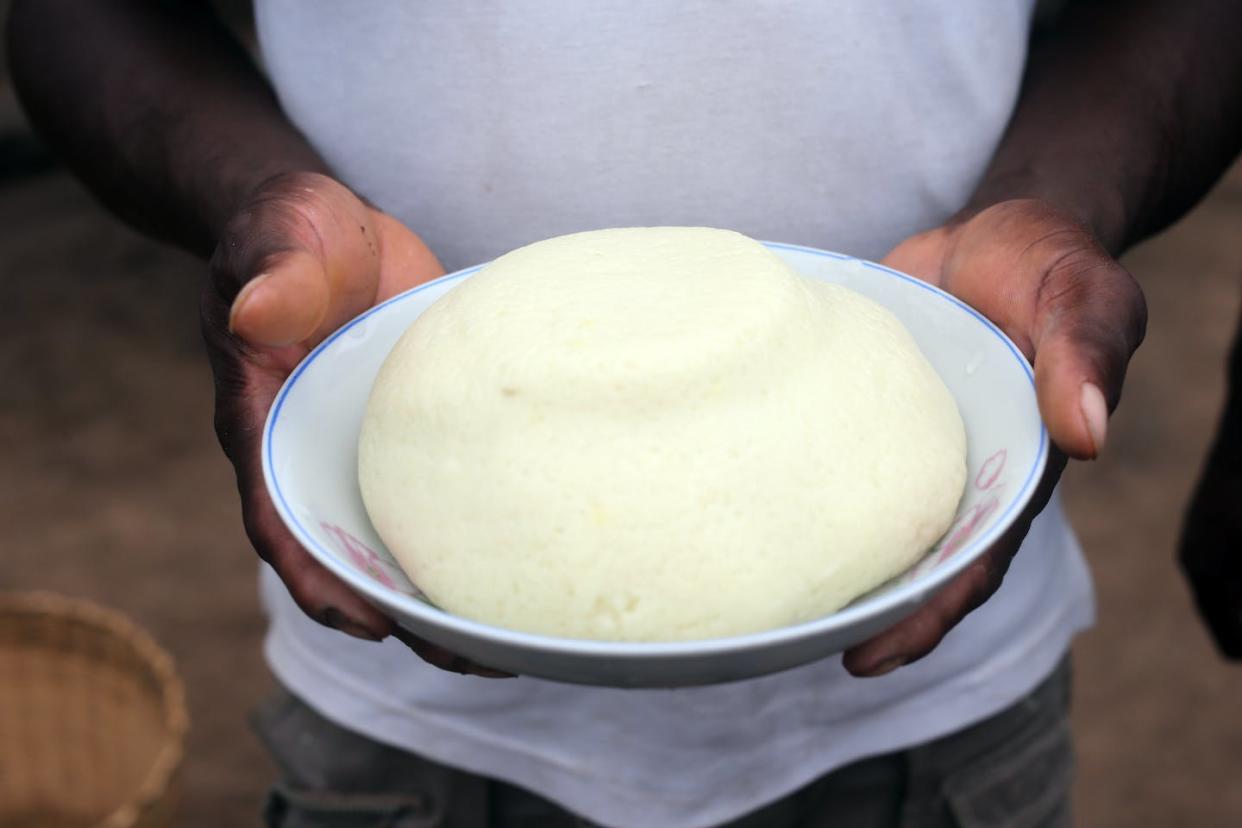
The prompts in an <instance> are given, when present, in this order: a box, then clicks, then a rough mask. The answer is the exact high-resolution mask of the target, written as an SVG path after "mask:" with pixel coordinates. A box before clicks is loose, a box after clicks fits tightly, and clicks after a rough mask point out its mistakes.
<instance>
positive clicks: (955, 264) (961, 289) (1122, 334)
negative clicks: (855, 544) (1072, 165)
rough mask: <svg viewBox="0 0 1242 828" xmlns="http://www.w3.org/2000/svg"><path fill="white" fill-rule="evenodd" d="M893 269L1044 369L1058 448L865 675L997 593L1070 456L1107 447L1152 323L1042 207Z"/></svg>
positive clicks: (915, 254)
mask: <svg viewBox="0 0 1242 828" xmlns="http://www.w3.org/2000/svg"><path fill="white" fill-rule="evenodd" d="M884 264H886V265H889V266H890V267H893V268H894V269H896V270H900V271H902V272H904V273H909V274H911V275H913V276H917V277H918V278H920V279H923V280H925V281H927V282H930V283H932V284H934V285H937V286H939V287H941V288H943V289H945V290H947V291H949V292H950V293H952V294H954V295H956V296H957V297H959V298H960V299H962V300H963V301H965V302H966V303H967V304H969V305H971V306H972V307H974V308H975V309H976V310H978V311H980V312H981V313H983V314H984V315H985V316H987V317H988V318H989V319H991V320H992V321H993V322H995V323H996V324H997V325H998V326H999V327H1000V328H1001V330H1003V331H1004V332H1005V333H1006V334H1008V336H1009V337H1010V338H1011V339H1012V340H1013V341H1014V343H1015V344H1016V345H1017V346H1018V348H1019V349H1021V351H1022V353H1023V354H1024V355H1025V356H1026V358H1027V359H1028V360H1031V362H1032V363H1033V365H1034V368H1035V389H1036V396H1037V398H1038V401H1039V409H1040V414H1041V415H1042V417H1043V420H1044V424H1045V425H1046V426H1047V428H1048V433H1049V435H1050V437H1051V439H1052V443H1053V451H1052V454H1051V456H1050V457H1049V462H1048V469H1047V472H1046V473H1045V475H1044V477H1043V479H1042V480H1041V481H1040V485H1039V488H1038V489H1037V491H1036V494H1035V496H1034V497H1033V498H1032V500H1031V503H1030V505H1029V506H1028V507H1027V508H1026V509H1025V510H1024V511H1023V513H1022V515H1021V516H1020V517H1019V518H1018V520H1017V521H1016V522H1015V523H1014V525H1013V526H1012V527H1011V528H1010V529H1009V530H1008V531H1007V532H1006V533H1005V534H1004V535H1003V536H1002V537H1001V539H1000V540H999V541H997V543H996V544H995V545H994V546H992V547H991V548H990V549H989V550H988V551H987V552H985V553H984V554H983V555H982V556H980V557H979V558H978V560H976V561H974V562H973V563H971V565H970V566H968V567H967V568H966V569H965V570H963V571H962V572H961V573H960V574H959V575H958V576H957V577H955V578H954V579H953V580H952V581H950V582H949V583H948V584H947V585H946V586H945V587H943V588H942V589H941V590H940V591H939V592H938V593H937V594H936V595H935V596H933V597H932V598H931V600H930V601H928V602H927V603H926V604H925V605H924V606H922V607H921V608H919V609H918V610H917V611H915V612H914V614H913V615H911V616H910V617H908V618H906V619H904V620H903V621H901V622H899V623H897V624H896V625H895V626H893V627H891V628H889V629H888V630H886V631H884V632H882V633H880V634H879V635H877V636H875V637H873V638H871V639H869V640H867V641H865V642H863V643H861V644H858V645H856V646H854V647H852V648H850V649H849V650H847V651H846V653H845V656H844V663H845V667H846V669H847V670H849V671H850V672H851V673H853V674H854V675H856V676H878V675H883V674H884V673H887V672H890V671H892V670H894V669H896V668H897V667H900V666H901V665H903V664H907V663H909V662H911V661H915V660H917V659H919V658H922V657H923V656H925V655H927V654H928V653H930V652H931V651H932V650H933V649H935V647H936V646H937V645H938V644H939V643H940V641H941V639H943V638H944V636H945V635H946V634H947V633H948V632H949V630H951V629H953V627H955V626H956V625H957V624H958V623H959V622H960V621H961V620H962V619H963V618H964V617H966V615H967V614H969V613H970V612H971V611H972V610H974V609H975V608H977V607H978V606H980V605H981V604H982V603H983V602H984V601H986V600H987V599H988V598H989V597H990V596H991V595H992V594H993V593H994V592H996V590H997V589H998V588H999V587H1000V584H1001V580H1002V579H1003V578H1004V575H1005V571H1006V570H1007V569H1008V567H1009V563H1010V561H1011V560H1012V559H1013V556H1014V554H1016V553H1017V551H1018V548H1019V546H1021V544H1022V539H1023V538H1024V537H1025V536H1026V533H1027V531H1028V530H1029V529H1030V525H1031V521H1032V520H1034V518H1035V516H1036V515H1037V514H1039V512H1040V511H1041V510H1042V509H1043V508H1044V506H1045V505H1046V504H1047V502H1048V499H1049V498H1050V497H1051V496H1052V491H1053V488H1054V487H1055V486H1056V482H1057V480H1058V479H1059V477H1060V474H1061V471H1062V470H1063V469H1064V467H1065V462H1066V458H1067V457H1072V458H1076V459H1091V458H1094V457H1097V456H1098V455H1099V453H1100V451H1101V450H1102V449H1103V447H1104V440H1105V436H1106V434H1107V428H1108V414H1109V411H1111V410H1112V408H1113V407H1115V406H1116V404H1117V401H1118V399H1119V398H1120V396H1121V385H1122V381H1123V380H1124V379H1125V371H1126V365H1127V363H1128V362H1129V360H1130V357H1131V355H1132V354H1133V353H1134V351H1135V349H1136V348H1138V346H1139V343H1140V342H1142V339H1143V332H1144V329H1145V327H1146V319H1147V311H1146V303H1145V301H1144V299H1143V294H1142V291H1141V290H1140V289H1139V287H1138V284H1137V283H1136V282H1135V281H1134V279H1133V278H1132V277H1131V276H1130V274H1129V273H1127V272H1126V271H1125V269H1124V268H1122V267H1121V265H1119V264H1118V263H1117V262H1116V261H1115V260H1114V259H1113V258H1112V257H1111V256H1110V255H1109V254H1108V252H1107V251H1106V250H1105V249H1104V248H1103V247H1102V246H1101V244H1100V243H1099V242H1098V241H1097V240H1096V238H1095V237H1094V236H1093V235H1092V233H1091V231H1090V230H1089V229H1088V228H1087V227H1085V226H1084V225H1082V224H1080V223H1079V222H1077V221H1075V220H1074V219H1072V218H1071V217H1070V216H1068V215H1067V214H1065V213H1063V212H1061V211H1059V210H1057V209H1056V208H1054V207H1052V206H1051V205H1049V204H1047V203H1045V202H1043V201H1038V200H1033V199H1020V200H1012V201H1003V202H1000V203H998V204H995V205H993V206H991V207H988V208H986V209H984V210H981V211H979V212H976V213H973V214H968V215H965V216H962V217H959V218H958V219H955V220H954V221H952V222H950V223H949V224H947V225H945V226H943V227H939V228H936V229H934V230H930V231H927V232H925V233H920V234H918V235H915V236H912V237H910V238H909V239H906V240H905V241H903V242H902V243H901V244H899V245H898V246H897V247H896V248H894V249H893V250H892V251H891V252H890V253H889V254H888V256H887V257H885V259H884Z"/></svg>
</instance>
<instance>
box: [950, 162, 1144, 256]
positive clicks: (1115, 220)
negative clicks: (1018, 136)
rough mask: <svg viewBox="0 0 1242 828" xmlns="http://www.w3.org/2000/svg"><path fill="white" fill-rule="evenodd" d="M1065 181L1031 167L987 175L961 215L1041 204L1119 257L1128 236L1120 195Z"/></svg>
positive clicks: (1123, 206) (1125, 214)
mask: <svg viewBox="0 0 1242 828" xmlns="http://www.w3.org/2000/svg"><path fill="white" fill-rule="evenodd" d="M1068 177H1069V176H1067V175H1066V174H1065V173H1064V171H1062V172H1061V174H1059V175H1050V174H1046V173H1044V172H1043V171H1041V170H1040V169H1038V168H1036V167H1030V166H1028V167H1024V168H1020V169H1014V170H1007V171H1005V170H992V171H989V172H988V174H987V175H986V176H985V177H984V179H983V181H981V182H980V184H979V186H978V187H977V188H976V189H975V192H974V194H973V195H972V196H971V198H970V201H969V202H967V205H966V207H965V208H964V209H963V211H962V215H964V216H972V215H974V214H976V213H979V212H981V211H983V210H985V209H987V208H988V207H991V206H992V205H994V204H999V203H1001V202H1003V201H1014V200H1025V199H1032V200H1036V201H1040V202H1042V203H1044V204H1046V205H1048V206H1050V207H1052V208H1053V209H1055V210H1057V211H1058V212H1060V213H1063V214H1065V215H1066V216H1068V217H1070V218H1071V219H1073V220H1074V221H1076V222H1078V223H1079V224H1081V225H1082V226H1083V227H1084V228H1086V229H1087V230H1088V231H1089V232H1090V233H1091V234H1092V235H1093V236H1094V237H1095V238H1096V239H1097V240H1098V241H1099V242H1100V244H1101V246H1102V247H1104V249H1105V250H1107V251H1108V252H1109V254H1111V255H1112V256H1114V257H1116V256H1118V255H1120V253H1121V251H1122V250H1123V249H1124V248H1125V246H1126V244H1127V242H1128V240H1129V236H1130V234H1129V231H1128V229H1127V228H1128V226H1129V224H1130V221H1129V218H1128V215H1127V211H1126V208H1125V199H1124V197H1123V195H1122V193H1121V192H1120V191H1119V190H1117V189H1115V188H1108V187H1100V186H1092V185H1090V184H1089V183H1084V182H1083V181H1067V180H1066V179H1067V178H1068Z"/></svg>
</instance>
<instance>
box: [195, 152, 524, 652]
mask: <svg viewBox="0 0 1242 828" xmlns="http://www.w3.org/2000/svg"><path fill="white" fill-rule="evenodd" d="M443 272H444V268H443V267H442V266H441V265H440V262H439V261H438V260H437V259H436V257H435V255H434V254H433V253H432V252H431V251H430V250H429V249H428V248H427V246H426V245H424V244H423V242H422V240H421V239H419V238H418V236H416V235H415V234H414V233H412V232H410V230H409V229H407V228H406V227H405V226H404V225H402V224H401V223H400V222H398V221H397V220H395V219H393V218H392V217H391V216H388V215H386V214H384V213H382V212H380V211H379V210H376V209H374V208H373V207H370V206H368V205H367V204H365V203H364V202H363V201H362V200H361V199H359V198H358V197H357V196H355V195H354V194H353V193H352V192H350V191H349V190H348V189H347V188H345V187H344V186H342V185H341V184H340V183H339V182H337V181H335V180H333V179H331V178H329V177H327V176H324V175H320V174H317V173H291V174H283V175H279V176H275V177H273V178H270V179H268V180H267V181H266V182H264V183H263V184H262V185H260V186H259V187H258V188H257V189H256V190H255V192H254V193H253V194H252V195H251V197H250V198H249V199H248V201H247V203H246V204H245V205H244V206H243V207H242V208H241V209H240V210H239V211H238V212H237V213H236V215H235V216H234V217H233V218H232V219H231V220H230V221H229V222H228V224H227V225H226V226H225V228H224V231H223V233H222V234H221V238H220V241H219V243H218V245H217V247H216V251H215V255H214V256H213V257H212V260H211V278H210V280H209V282H208V284H207V287H206V289H205V290H204V291H203V296H202V305H201V310H202V327H203V336H204V339H205V340H206V342H207V350H208V355H209V357H210V359H211V366H212V371H213V373H214V375H215V382H216V414H215V424H216V434H217V436H218V437H219V438H220V445H221V446H222V447H223V448H224V452H225V454H226V455H228V458H229V460H230V461H231V462H232V463H233V467H234V470H235V472H236V474H237V488H238V491H239V492H240V494H241V502H242V518H243V521H244V523H245V527H246V534H247V535H248V536H249V538H250V541H251V543H252V544H254V548H255V550H256V551H257V552H258V553H259V556H260V557H261V558H263V560H265V561H267V562H268V563H269V564H271V566H272V568H273V569H274V570H276V573H277V574H278V575H279V576H280V578H281V580H282V581H284V583H285V586H286V587H288V589H289V593H290V594H291V595H292V596H293V599H294V600H295V601H296V602H297V604H298V606H299V607H301V609H302V611H303V612H305V613H306V614H307V615H309V616H310V617H311V618H313V619H315V620H316V621H318V622H320V623H322V624H326V625H327V626H329V627H334V628H335V629H338V630H340V631H342V632H345V633H348V634H350V635H353V636H355V637H358V638H364V639H369V640H373V641H379V640H381V639H383V638H385V637H387V636H388V635H394V636H396V637H398V638H400V639H401V640H402V641H403V642H405V643H406V644H407V645H409V646H410V648H411V649H413V650H414V651H415V652H416V653H418V655H419V656H421V657H422V658H423V659H425V660H426V661H427V662H429V663H431V664H433V665H435V666H437V667H440V668H442V669H445V670H449V671H452V672H457V673H472V674H475V675H485V676H492V677H495V676H500V675H504V674H502V673H497V672H496V671H493V670H489V669H486V668H482V667H479V666H477V665H474V664H471V663H470V662H468V661H467V660H466V659H464V658H462V657H460V656H456V655H454V654H452V653H449V652H446V651H445V650H442V649H440V648H439V647H436V646H434V645H432V644H429V643H427V642H425V641H422V640H421V639H418V638H415V637H413V636H411V635H410V634H409V633H408V632H406V631H405V630H402V629H401V628H400V627H399V626H397V625H396V624H395V623H394V622H393V621H392V619H390V618H388V617H387V616H385V615H384V614H383V613H381V612H380V611H379V610H377V609H375V608H374V607H372V606H371V605H370V604H368V603H367V602H366V601H364V600H363V599H362V598H361V597H360V596H359V595H357V594H356V593H354V592H353V591H352V590H351V589H350V588H349V587H348V586H346V585H345V584H344V583H343V582H342V581H340V580H339V579H338V578H337V577H336V576H334V575H333V574H332V573H330V572H329V571H328V570H327V569H325V568H324V567H323V566H321V565H320V564H319V563H318V562H317V561H315V560H314V558H312V557H311V556H310V555H309V554H308V553H307V552H306V550H305V549H303V548H302V547H301V545H300V544H299V543H298V542H297V541H296V540H294V538H293V536H292V535H290V534H289V532H288V530H287V529H286V528H285V526H284V524H283V523H282V522H281V520H280V517H279V516H278V515H277V513H276V509H275V507H274V506H273V505H272V502H271V500H270V499H269V497H268V494H267V488H266V486H265V485H264V482H263V470H262V464H261V461H260V444H261V441H262V433H263V423H264V420H265V419H266V417H267V413H268V409H269V408H271V405H272V402H273V400H274V399H275V398H276V394H277V392H278V391H279V390H280V387H281V385H282V384H283V383H284V381H285V379H286V378H287V377H288V376H289V373H290V372H291V371H292V370H293V368H295V367H296V366H297V364H298V362H299V361H301V359H302V358H303V357H304V356H306V354H307V353H309V351H310V349H311V348H313V347H314V346H315V345H316V344H318V343H319V342H320V341H322V340H323V339H324V337H325V336H327V335H328V334H330V333H331V332H332V331H334V330H335V329H336V328H338V327H340V326H341V325H342V324H343V323H345V322H347V321H348V320H349V319H351V318H353V317H354V316H357V315H358V314H359V313H361V312H362V311H364V310H366V309H367V308H369V307H371V306H372V305H374V304H376V303H377V302H381V301H383V300H384V299H387V298H388V297H390V296H394V295H396V294H398V293H400V292H402V291H404V290H406V289H408V288H411V287H413V286H415V285H417V284H420V283H422V282H426V281H428V280H430V279H433V278H435V277H437V276H440V275H442V274H443Z"/></svg>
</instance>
